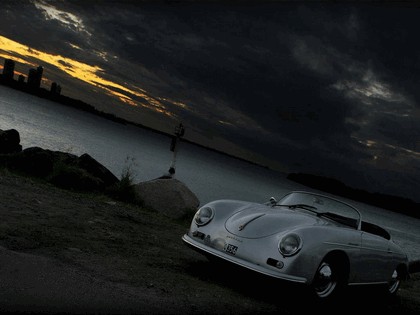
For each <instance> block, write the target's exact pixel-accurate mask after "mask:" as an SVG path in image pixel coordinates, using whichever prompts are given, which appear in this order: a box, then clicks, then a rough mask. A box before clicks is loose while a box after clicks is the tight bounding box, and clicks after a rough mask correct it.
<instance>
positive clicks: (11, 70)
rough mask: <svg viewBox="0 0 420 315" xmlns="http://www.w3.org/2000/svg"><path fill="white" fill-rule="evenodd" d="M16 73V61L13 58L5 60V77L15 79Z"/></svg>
mask: <svg viewBox="0 0 420 315" xmlns="http://www.w3.org/2000/svg"><path fill="white" fill-rule="evenodd" d="M14 75H15V62H14V61H13V60H11V59H5V60H4V67H3V78H4V79H5V80H13V76H14Z"/></svg>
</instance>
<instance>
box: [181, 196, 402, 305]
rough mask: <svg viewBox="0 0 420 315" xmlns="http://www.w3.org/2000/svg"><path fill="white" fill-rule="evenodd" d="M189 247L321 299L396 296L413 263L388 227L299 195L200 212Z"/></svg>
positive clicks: (222, 203)
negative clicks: (352, 292)
mask: <svg viewBox="0 0 420 315" xmlns="http://www.w3.org/2000/svg"><path fill="white" fill-rule="evenodd" d="M182 240H183V241H184V243H185V244H186V245H188V246H190V247H192V248H193V249H194V250H197V251H198V252H200V253H202V254H204V255H205V256H207V257H208V258H219V259H221V260H222V261H227V262H229V263H233V264H236V265H239V266H242V267H245V268H248V269H250V270H253V271H255V272H258V273H261V274H264V275H267V276H269V277H273V278H278V279H282V280H286V281H292V282H296V283H302V284H306V285H307V286H308V288H309V289H310V292H311V293H312V294H313V295H314V296H315V297H316V298H319V299H330V298H333V297H334V296H335V295H337V294H338V293H339V292H341V291H342V289H343V288H344V287H345V286H347V285H358V284H377V285H379V286H380V287H382V288H386V290H383V292H385V293H386V294H390V295H395V294H396V292H397V291H398V289H399V286H400V283H401V281H402V280H404V279H406V278H407V277H408V276H409V274H408V257H407V255H406V253H405V252H404V251H403V250H402V248H401V247H400V246H398V245H397V244H396V243H395V242H394V241H393V240H392V239H391V235H390V233H389V232H388V231H387V230H385V229H384V228H382V227H380V226H378V225H376V224H373V223H369V222H365V221H362V215H361V213H360V211H359V210H357V209H356V208H355V207H353V206H351V205H350V204H348V203H346V202H342V201H340V200H338V199H335V198H332V197H329V196H326V195H321V194H317V193H313V192H305V191H293V192H290V193H288V194H286V195H285V196H284V197H283V198H281V199H280V200H279V201H277V200H276V199H275V198H273V197H272V198H271V199H270V201H268V202H267V203H265V204H259V203H252V202H245V201H238V200H217V201H213V202H210V203H208V204H206V205H204V206H202V207H201V208H199V209H198V211H197V212H196V214H195V216H194V218H193V219H192V222H191V226H190V228H189V230H188V232H187V233H186V234H185V235H183V237H182Z"/></svg>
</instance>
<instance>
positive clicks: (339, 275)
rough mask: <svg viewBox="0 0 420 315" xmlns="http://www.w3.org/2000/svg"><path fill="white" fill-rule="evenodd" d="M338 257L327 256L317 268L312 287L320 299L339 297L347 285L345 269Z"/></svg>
mask: <svg viewBox="0 0 420 315" xmlns="http://www.w3.org/2000/svg"><path fill="white" fill-rule="evenodd" d="M340 265H341V266H342V264H340V263H339V260H338V259H333V258H332V257H331V258H326V259H324V260H323V261H322V262H321V264H320V265H319V267H318V269H317V270H316V273H315V276H314V279H313V281H312V285H311V289H312V292H313V294H314V295H315V298H316V299H318V300H324V301H326V300H329V299H331V298H334V297H337V296H338V295H339V294H340V293H341V291H342V289H343V287H344V285H345V279H346V277H345V271H344V270H343V268H340Z"/></svg>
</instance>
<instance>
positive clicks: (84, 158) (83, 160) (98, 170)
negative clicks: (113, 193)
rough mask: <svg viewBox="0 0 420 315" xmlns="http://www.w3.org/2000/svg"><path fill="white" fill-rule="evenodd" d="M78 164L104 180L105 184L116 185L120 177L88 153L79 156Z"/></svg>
mask: <svg viewBox="0 0 420 315" xmlns="http://www.w3.org/2000/svg"><path fill="white" fill-rule="evenodd" d="M78 165H79V167H80V168H82V169H84V170H86V171H87V172H88V173H89V174H91V175H93V176H94V177H97V178H99V179H100V180H101V181H103V183H104V185H105V186H111V185H114V184H116V183H118V181H119V179H118V178H117V177H116V176H115V175H114V174H112V172H111V171H110V170H108V169H107V168H106V167H105V166H103V165H102V164H101V163H99V162H98V161H96V160H95V159H94V158H93V157H91V156H90V155H89V154H87V153H85V154H83V155H81V156H80V157H79V160H78Z"/></svg>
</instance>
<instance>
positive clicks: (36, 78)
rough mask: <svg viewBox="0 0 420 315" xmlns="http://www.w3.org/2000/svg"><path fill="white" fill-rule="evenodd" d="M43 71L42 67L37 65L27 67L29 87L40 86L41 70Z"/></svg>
mask: <svg viewBox="0 0 420 315" xmlns="http://www.w3.org/2000/svg"><path fill="white" fill-rule="evenodd" d="M43 71H44V68H42V67H41V66H39V67H38V68H36V69H34V68H32V69H29V74H28V86H29V87H31V88H36V89H38V88H39V87H40V86H41V80H42V72H43Z"/></svg>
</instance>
